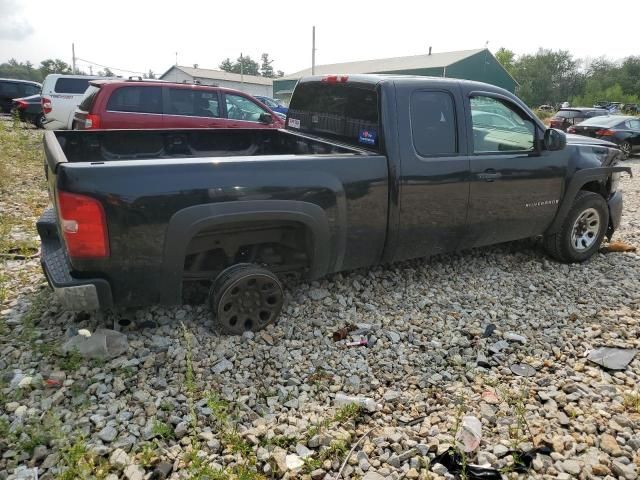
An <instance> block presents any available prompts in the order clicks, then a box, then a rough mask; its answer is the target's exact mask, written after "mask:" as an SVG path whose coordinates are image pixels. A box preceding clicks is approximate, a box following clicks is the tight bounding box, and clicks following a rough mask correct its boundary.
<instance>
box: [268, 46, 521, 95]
mask: <svg viewBox="0 0 640 480" xmlns="http://www.w3.org/2000/svg"><path fill="white" fill-rule="evenodd" d="M429 50H430V51H431V49H429ZM334 73H335V74H350V73H351V74H357V73H393V74H399V75H423V76H429V77H451V78H462V79H465V80H477V81H479V82H486V83H490V84H492V85H496V86H498V87H502V88H504V89H506V90H509V91H510V92H514V93H515V90H516V87H517V86H518V82H516V80H515V79H514V78H513V77H512V76H511V75H509V73H508V72H507V71H506V70H505V69H504V67H503V66H502V65H500V63H499V62H498V60H496V57H494V56H493V54H492V53H491V52H490V51H489V49H487V48H481V49H476V50H462V51H458V52H443V53H429V54H427V55H412V56H410V57H395V58H383V59H379V60H363V61H359V62H348V63H333V64H331V65H316V67H315V74H316V75H328V74H334ZM308 75H311V68H308V69H306V70H301V71H299V72H296V73H293V74H291V75H287V76H285V77H281V78H274V79H273V94H274V96H275V97H277V98H280V99H282V100H284V101H285V102H288V100H289V98H290V97H291V93H292V92H293V88H294V87H295V85H296V82H297V81H298V79H299V78H301V77H306V76H308Z"/></svg>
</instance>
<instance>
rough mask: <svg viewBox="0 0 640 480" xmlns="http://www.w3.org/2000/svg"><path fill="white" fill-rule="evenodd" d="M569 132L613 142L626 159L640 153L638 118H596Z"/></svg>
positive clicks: (570, 128) (614, 116)
mask: <svg viewBox="0 0 640 480" xmlns="http://www.w3.org/2000/svg"><path fill="white" fill-rule="evenodd" d="M567 132H568V133H576V134H578V135H584V136H587V137H592V138H599V139H602V140H607V141H609V142H613V143H615V144H616V145H618V146H619V147H620V150H622V152H623V153H624V156H625V158H629V156H630V155H631V154H632V153H635V152H638V151H640V119H638V118H637V117H631V116H626V115H611V116H608V117H595V118H591V119H589V120H585V121H584V122H581V123H579V124H578V125H574V126H572V127H569V128H568V129H567Z"/></svg>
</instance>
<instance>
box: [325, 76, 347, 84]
mask: <svg viewBox="0 0 640 480" xmlns="http://www.w3.org/2000/svg"><path fill="white" fill-rule="evenodd" d="M347 80H349V75H325V76H324V77H322V81H323V82H325V83H330V84H334V83H346V82H347Z"/></svg>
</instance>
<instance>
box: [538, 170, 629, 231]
mask: <svg viewBox="0 0 640 480" xmlns="http://www.w3.org/2000/svg"><path fill="white" fill-rule="evenodd" d="M616 172H627V173H629V174H630V175H631V168H629V167H598V168H585V169H584V170H578V171H577V172H575V173H574V174H573V178H572V179H571V181H570V182H569V185H568V187H567V189H566V191H565V194H564V197H563V198H562V201H561V203H560V207H558V211H557V213H556V216H555V218H554V220H553V223H551V226H550V227H549V228H548V229H547V231H546V232H545V233H546V234H547V235H548V234H553V233H558V232H559V231H560V229H561V228H562V222H564V219H565V217H566V216H567V213H568V212H569V210H570V209H571V206H572V205H573V201H574V200H575V198H576V195H577V194H578V192H579V191H580V190H581V189H582V187H584V186H585V185H586V184H587V183H589V182H593V181H597V182H606V181H607V179H608V178H609V176H610V175H611V174H612V173H616Z"/></svg>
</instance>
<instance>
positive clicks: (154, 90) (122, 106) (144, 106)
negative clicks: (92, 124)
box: [107, 86, 162, 113]
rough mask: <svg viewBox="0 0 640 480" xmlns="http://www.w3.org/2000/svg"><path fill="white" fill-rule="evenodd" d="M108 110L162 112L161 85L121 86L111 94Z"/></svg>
mask: <svg viewBox="0 0 640 480" xmlns="http://www.w3.org/2000/svg"><path fill="white" fill-rule="evenodd" d="M107 110H110V111H112V112H132V113H162V89H161V88H160V87H142V86H140V87H120V88H118V89H117V90H115V91H114V92H113V93H112V94H111V98H109V103H108V104H107Z"/></svg>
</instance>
